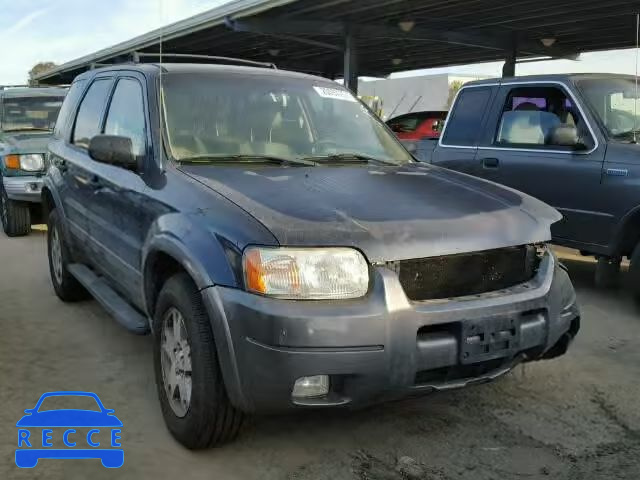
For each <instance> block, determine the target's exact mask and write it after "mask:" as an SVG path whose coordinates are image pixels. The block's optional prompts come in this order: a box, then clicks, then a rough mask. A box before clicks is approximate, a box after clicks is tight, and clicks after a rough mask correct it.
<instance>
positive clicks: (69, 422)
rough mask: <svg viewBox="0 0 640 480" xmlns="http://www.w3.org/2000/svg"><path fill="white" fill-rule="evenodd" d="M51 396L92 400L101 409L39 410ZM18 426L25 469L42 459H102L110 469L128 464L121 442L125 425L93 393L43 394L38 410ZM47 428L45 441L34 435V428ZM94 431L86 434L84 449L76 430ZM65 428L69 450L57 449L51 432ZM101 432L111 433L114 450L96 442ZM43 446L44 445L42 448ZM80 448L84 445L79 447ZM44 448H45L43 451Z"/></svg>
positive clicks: (19, 459) (19, 451)
mask: <svg viewBox="0 0 640 480" xmlns="http://www.w3.org/2000/svg"><path fill="white" fill-rule="evenodd" d="M49 397H91V398H93V399H94V400H95V401H96V403H97V405H98V407H99V411H98V410H80V409H55V410H44V411H39V410H40V407H41V405H42V402H43V401H44V400H45V399H46V398H49ZM24 412H25V413H26V415H25V416H24V417H22V418H21V419H20V420H19V421H18V423H16V427H18V429H19V430H18V448H17V449H16V465H17V466H18V467H21V468H33V467H35V466H36V465H37V464H38V460H39V459H41V458H56V459H80V458H96V459H97V458H99V459H100V461H101V462H102V465H103V466H105V467H107V468H118V467H121V466H122V464H123V463H124V450H123V449H122V448H118V447H121V445H120V443H119V439H120V438H121V437H120V432H121V429H120V428H121V427H122V422H121V421H120V420H119V419H118V417H116V416H115V415H114V410H110V409H107V408H105V407H104V405H103V404H102V402H101V401H100V398H99V397H98V395H96V394H95V393H91V392H49V393H45V394H43V395H42V396H41V397H40V399H39V400H38V403H37V404H36V406H35V407H34V408H31V409H27V410H25V411H24ZM36 427H38V428H43V430H42V438H40V436H38V435H35V434H34V435H33V437H32V436H31V433H32V431H31V430H30V429H31V428H36ZM87 427H89V428H91V430H89V431H88V433H87V435H86V446H87V447H88V448H83V446H84V445H83V440H84V439H83V437H82V436H81V435H80V434H79V433H78V432H77V431H76V430H75V428H87ZM53 428H55V429H64V433H63V435H62V439H63V441H64V446H65V448H53V443H52V441H51V439H52V432H53V430H51V429H53ZM101 429H103V430H107V429H108V430H110V439H111V441H110V445H109V446H110V447H111V448H104V446H101V445H100V443H98V442H97V441H96V440H95V436H96V435H97V434H99V433H100V431H101ZM40 440H42V441H41V442H40ZM38 443H41V445H38ZM76 445H81V446H80V447H77V448H76ZM40 446H41V447H42V448H40Z"/></svg>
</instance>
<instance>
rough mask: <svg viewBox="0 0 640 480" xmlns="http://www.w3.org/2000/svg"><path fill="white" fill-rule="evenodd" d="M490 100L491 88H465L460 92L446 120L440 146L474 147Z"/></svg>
mask: <svg viewBox="0 0 640 480" xmlns="http://www.w3.org/2000/svg"><path fill="white" fill-rule="evenodd" d="M490 98H491V87H467V88H463V89H462V90H460V93H459V94H458V100H457V101H456V102H455V105H454V106H453V111H452V112H451V114H450V115H449V118H448V119H447V123H446V127H445V131H444V135H443V137H442V144H443V145H449V146H475V145H476V143H477V141H478V137H479V135H480V127H481V126H482V119H483V118H484V115H485V112H486V110H487V107H488V104H489V99H490Z"/></svg>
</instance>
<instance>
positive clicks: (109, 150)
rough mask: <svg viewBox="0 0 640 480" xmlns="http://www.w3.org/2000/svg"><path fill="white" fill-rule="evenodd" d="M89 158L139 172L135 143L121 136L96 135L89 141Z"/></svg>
mask: <svg viewBox="0 0 640 480" xmlns="http://www.w3.org/2000/svg"><path fill="white" fill-rule="evenodd" d="M89 156H90V157H91V158H93V159H94V160H95V161H96V162H102V163H108V164H109V165H114V166H116V167H122V168H124V169H127V170H133V171H137V170H138V161H137V160H136V157H135V155H134V154H133V142H132V141H131V139H130V138H129V137H121V136H119V135H96V136H95V137H93V138H92V139H91V140H90V141H89Z"/></svg>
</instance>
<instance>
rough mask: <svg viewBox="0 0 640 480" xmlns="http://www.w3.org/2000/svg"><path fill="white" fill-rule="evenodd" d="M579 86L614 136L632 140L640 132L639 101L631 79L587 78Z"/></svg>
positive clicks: (609, 132) (579, 82) (610, 134)
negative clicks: (632, 136) (636, 132)
mask: <svg viewBox="0 0 640 480" xmlns="http://www.w3.org/2000/svg"><path fill="white" fill-rule="evenodd" d="M578 87H579V88H580V89H581V90H582V93H583V94H584V96H585V97H586V98H587V101H588V102H589V104H590V106H591V108H592V109H593V110H594V112H595V113H596V115H598V117H599V118H600V121H601V122H602V124H603V125H604V127H605V129H606V130H607V133H608V134H609V136H611V137H615V138H625V137H631V134H632V133H633V131H634V130H638V129H640V100H639V99H638V98H636V85H635V81H634V80H633V79H630V78H607V79H587V80H580V81H578Z"/></svg>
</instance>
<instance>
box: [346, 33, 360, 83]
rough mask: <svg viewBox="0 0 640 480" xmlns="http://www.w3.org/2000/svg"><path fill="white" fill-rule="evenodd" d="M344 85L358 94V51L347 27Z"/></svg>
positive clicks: (352, 35)
mask: <svg viewBox="0 0 640 480" xmlns="http://www.w3.org/2000/svg"><path fill="white" fill-rule="evenodd" d="M344 85H345V87H347V88H348V89H350V90H351V91H352V92H353V93H354V94H356V95H357V94H358V51H357V46H356V39H355V36H354V34H353V31H352V30H351V29H350V28H347V30H346V31H345V35H344Z"/></svg>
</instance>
